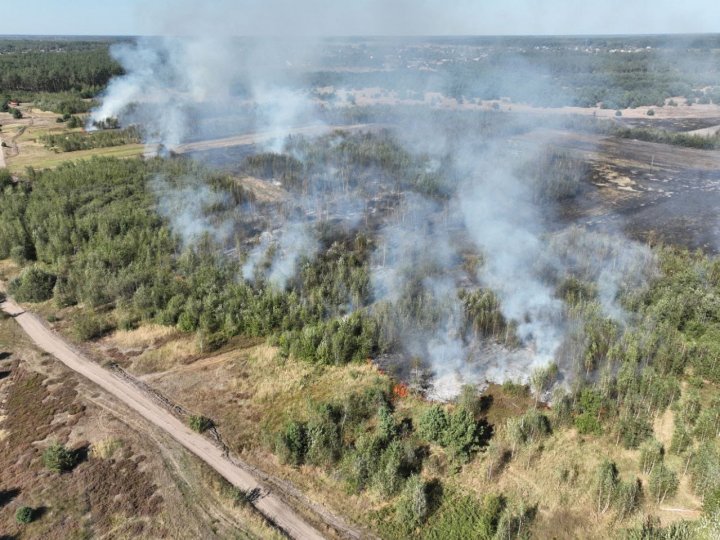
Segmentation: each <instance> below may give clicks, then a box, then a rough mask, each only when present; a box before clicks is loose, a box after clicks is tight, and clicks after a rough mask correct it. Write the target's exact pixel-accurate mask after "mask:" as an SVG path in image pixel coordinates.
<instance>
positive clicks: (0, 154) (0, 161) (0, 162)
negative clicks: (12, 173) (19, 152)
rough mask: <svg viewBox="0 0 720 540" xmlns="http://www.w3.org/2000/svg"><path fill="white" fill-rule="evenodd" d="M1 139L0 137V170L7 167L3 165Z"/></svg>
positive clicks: (3, 156) (3, 154)
mask: <svg viewBox="0 0 720 540" xmlns="http://www.w3.org/2000/svg"><path fill="white" fill-rule="evenodd" d="M2 141H3V139H2V137H0V169H4V168H5V167H7V164H6V163H5V149H4V148H3V147H2Z"/></svg>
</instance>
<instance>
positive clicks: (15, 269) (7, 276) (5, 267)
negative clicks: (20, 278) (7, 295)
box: [0, 259, 20, 281]
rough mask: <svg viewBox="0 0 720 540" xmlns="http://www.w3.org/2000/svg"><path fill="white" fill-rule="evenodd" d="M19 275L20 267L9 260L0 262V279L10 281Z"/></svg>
mask: <svg viewBox="0 0 720 540" xmlns="http://www.w3.org/2000/svg"><path fill="white" fill-rule="evenodd" d="M19 273H20V266H18V265H17V264H16V263H15V262H13V261H12V260H10V259H3V260H0V279H2V280H3V281H10V280H11V279H13V278H14V277H16V276H17V275H18V274H19Z"/></svg>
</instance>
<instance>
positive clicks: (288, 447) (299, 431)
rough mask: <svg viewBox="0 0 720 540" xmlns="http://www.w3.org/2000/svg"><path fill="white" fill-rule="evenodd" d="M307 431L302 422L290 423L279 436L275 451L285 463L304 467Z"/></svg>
mask: <svg viewBox="0 0 720 540" xmlns="http://www.w3.org/2000/svg"><path fill="white" fill-rule="evenodd" d="M307 447H308V442H307V431H306V428H305V424H303V423H302V422H296V421H293V422H288V424H287V425H286V426H285V429H284V430H283V431H282V432H281V433H279V434H278V437H277V440H276V443H275V451H276V453H277V454H278V456H279V457H280V459H281V461H283V462H284V463H289V464H291V465H302V463H303V462H304V461H305V454H306V453H307Z"/></svg>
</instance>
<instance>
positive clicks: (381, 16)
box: [0, 0, 720, 35]
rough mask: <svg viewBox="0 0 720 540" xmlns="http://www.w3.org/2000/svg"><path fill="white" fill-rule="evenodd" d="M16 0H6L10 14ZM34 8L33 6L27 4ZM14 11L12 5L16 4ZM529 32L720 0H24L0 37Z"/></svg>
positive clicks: (688, 17)
mask: <svg viewBox="0 0 720 540" xmlns="http://www.w3.org/2000/svg"><path fill="white" fill-rule="evenodd" d="M18 5H20V4H18V2H17V1H16V0H0V8H5V9H3V11H4V12H5V13H8V10H9V9H10V8H11V7H12V6H18ZM29 6H32V7H29ZM10 11H11V10H10ZM207 32H215V33H221V34H224V35H528V34H553V35H558V34H562V35H566V34H575V35H577V34H656V33H706V32H709V33H711V32H720V0H684V1H678V0H652V1H650V0H204V1H200V0H194V1H189V0H26V3H25V4H23V8H22V15H19V16H17V17H16V16H11V17H8V16H3V17H0V34H5V35H8V34H12V35H17V34H35V35H57V34H62V35H188V34H202V33H207Z"/></svg>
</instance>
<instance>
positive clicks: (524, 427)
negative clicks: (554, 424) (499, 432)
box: [505, 409, 551, 453]
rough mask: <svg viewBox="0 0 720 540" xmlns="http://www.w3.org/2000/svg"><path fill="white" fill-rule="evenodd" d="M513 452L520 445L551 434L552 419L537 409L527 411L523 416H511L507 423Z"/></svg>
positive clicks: (506, 427)
mask: <svg viewBox="0 0 720 540" xmlns="http://www.w3.org/2000/svg"><path fill="white" fill-rule="evenodd" d="M505 429H506V431H507V435H508V439H509V442H510V443H511V444H512V447H513V453H515V451H516V450H517V447H518V446H523V445H525V444H529V443H532V442H535V441H538V440H540V439H542V438H544V437H546V436H547V435H549V434H550V432H551V430H550V421H549V420H548V418H547V416H545V415H544V414H542V413H541V412H540V411H538V410H536V409H531V410H529V411H527V412H526V413H525V414H523V415H522V416H516V417H512V418H509V419H508V420H507V422H506V424H505Z"/></svg>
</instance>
